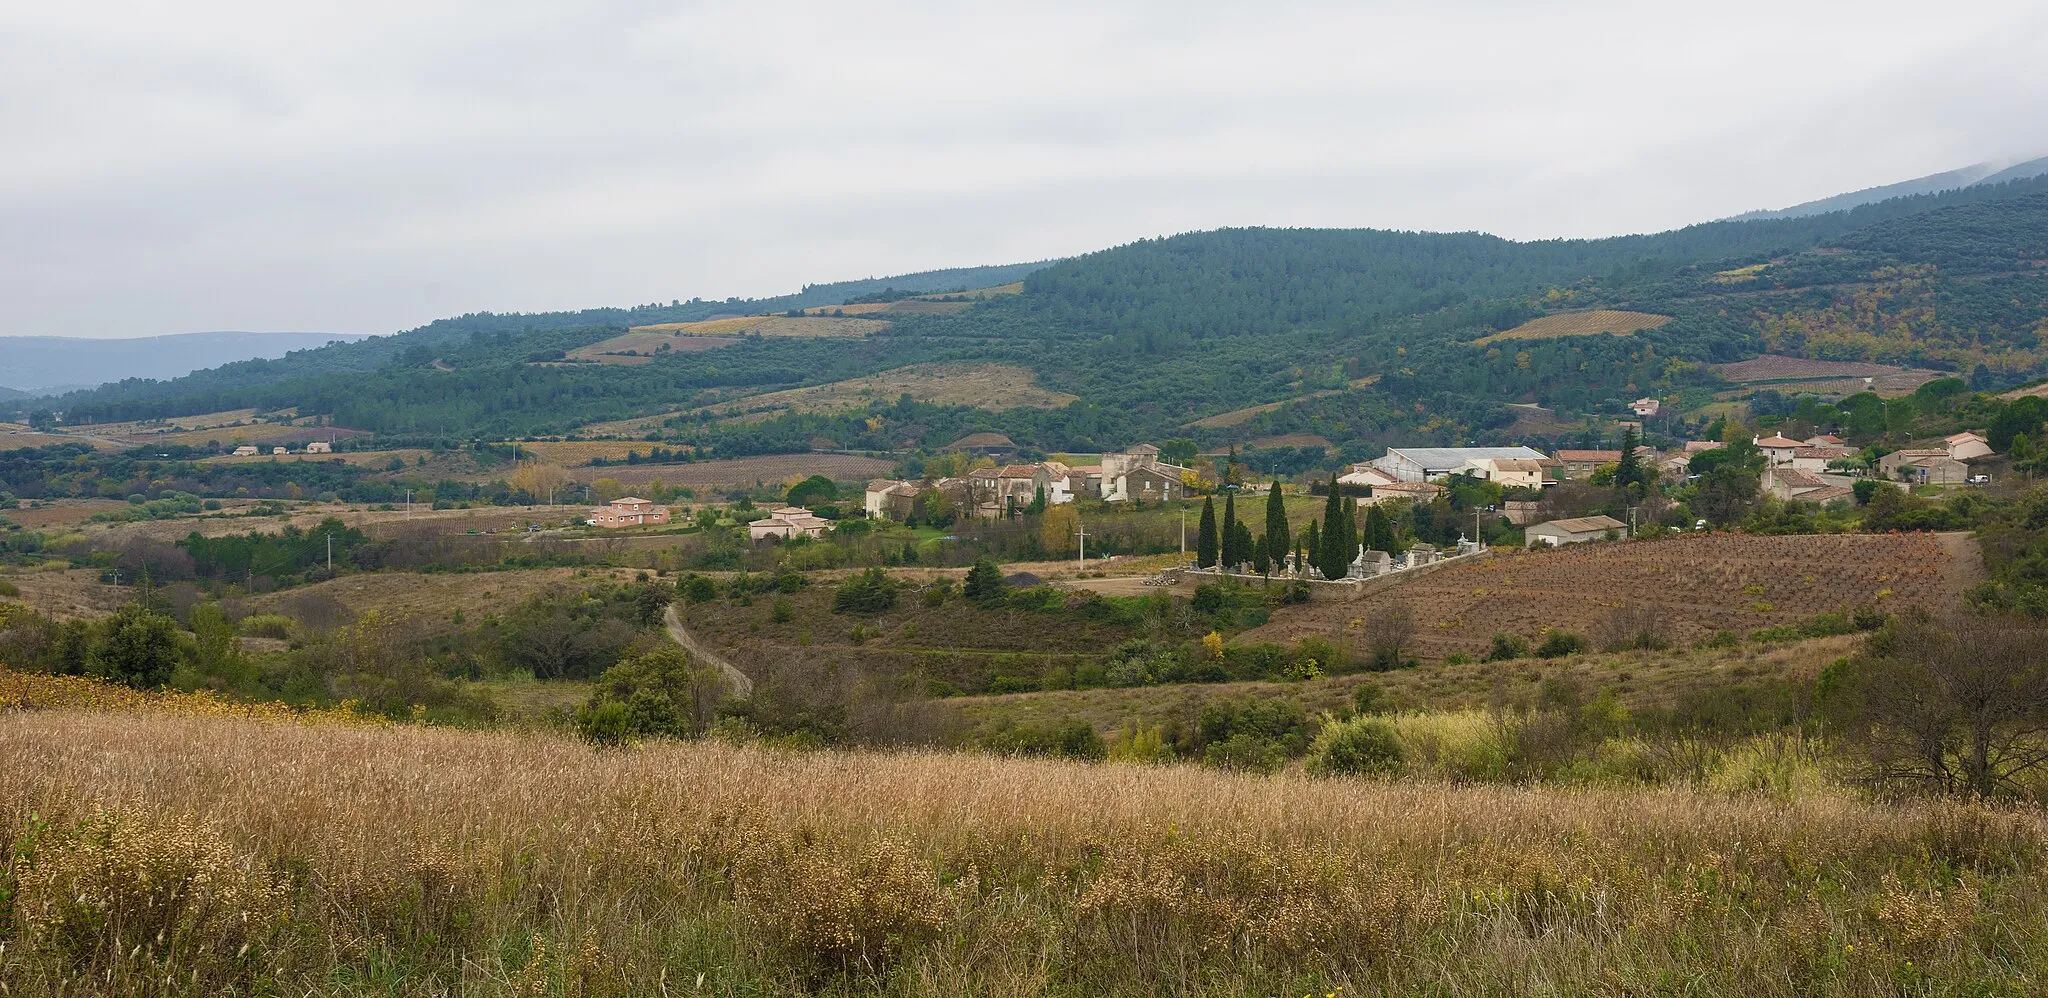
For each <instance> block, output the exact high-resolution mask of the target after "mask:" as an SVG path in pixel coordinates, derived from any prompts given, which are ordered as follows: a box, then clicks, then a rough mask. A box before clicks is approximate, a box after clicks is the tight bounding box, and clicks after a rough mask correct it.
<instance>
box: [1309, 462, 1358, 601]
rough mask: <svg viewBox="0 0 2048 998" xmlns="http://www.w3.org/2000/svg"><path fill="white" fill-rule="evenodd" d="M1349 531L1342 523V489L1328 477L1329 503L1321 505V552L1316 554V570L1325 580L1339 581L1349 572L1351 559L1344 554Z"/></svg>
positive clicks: (1335, 479)
mask: <svg viewBox="0 0 2048 998" xmlns="http://www.w3.org/2000/svg"><path fill="white" fill-rule="evenodd" d="M1350 533H1351V531H1350V530H1349V529H1348V528H1347V527H1346V526H1345V521H1344V487H1343V486H1341V485H1338V484H1337V476H1336V475H1334V474H1333V475H1331V476H1330V501H1329V502H1327V503H1324V504H1323V536H1322V541H1323V545H1322V550H1321V551H1318V552H1316V568H1317V569H1319V570H1320V571H1321V572H1322V573H1323V578H1326V579H1341V578H1343V577H1344V574H1345V573H1346V572H1347V571H1349V570H1350V567H1351V558H1350V556H1348V555H1346V554H1345V553H1344V548H1345V544H1344V538H1345V537H1346V536H1347V535H1349V534H1350Z"/></svg>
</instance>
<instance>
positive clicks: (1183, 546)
mask: <svg viewBox="0 0 2048 998" xmlns="http://www.w3.org/2000/svg"><path fill="white" fill-rule="evenodd" d="M1180 560H1182V561H1186V560H1188V505H1187V503H1181V505H1180Z"/></svg>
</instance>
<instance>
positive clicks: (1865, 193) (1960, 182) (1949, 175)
mask: <svg viewBox="0 0 2048 998" xmlns="http://www.w3.org/2000/svg"><path fill="white" fill-rule="evenodd" d="M2044 173H2048V156H2044V157H2042V158H2040V159H2030V160H2027V161H2026V162H2024V163H2016V164H2013V165H2011V166H2005V167H2001V166H1999V165H1998V164H1995V163H1977V164H1973V165H1971V166H1966V167H1963V168H1962V169H1960V170H1948V171H1946V172H1943V173H1934V174H1929V175H1927V176H1925V177H1916V178H1914V179H1912V180H1902V181H1900V182H1898V183H1896V184H1885V185H1884V186H1882V187H1871V188H1866V189H1864V190H1860V191H1851V192H1849V193H1847V194H1837V195H1835V196H1833V197H1826V198H1821V199H1819V200H1817V201H1807V202H1804V203H1802V204H1795V205H1793V206H1791V207H1790V208H1779V209H1777V210H1775V211H1746V212H1743V213H1742V214H1740V215H1736V216H1734V217H1733V218H1732V219H1730V221H1737V222H1746V221H1754V220H1757V219H1766V218H1801V217H1804V216H1807V215H1819V214H1823V213H1826V212H1830V211H1842V210H1845V209H1848V208H1855V207H1858V206H1861V205H1866V204H1872V203H1874V202H1878V201H1884V200H1886V199H1889V198H1897V197H1908V196H1911V195H1915V194H1938V193H1941V192H1942V191H1952V190H1957V189H1959V188H1963V187H1975V186H1978V185H1980V184H1982V185H1996V184H2003V183H2007V182H2010V181H2014V180H2030V179H2032V178H2034V177H2038V176H2040V175H2042V174H2044Z"/></svg>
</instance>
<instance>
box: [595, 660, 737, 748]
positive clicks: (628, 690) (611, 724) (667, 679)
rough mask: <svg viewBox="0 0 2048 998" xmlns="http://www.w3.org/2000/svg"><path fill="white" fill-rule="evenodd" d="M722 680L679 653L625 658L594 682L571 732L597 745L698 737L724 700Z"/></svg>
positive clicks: (715, 671)
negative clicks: (658, 738) (631, 740)
mask: <svg viewBox="0 0 2048 998" xmlns="http://www.w3.org/2000/svg"><path fill="white" fill-rule="evenodd" d="M726 692H727V689H726V681H725V677H724V676H721V675H719V673H718V670H716V669H713V668H711V667H709V666H705V665H699V664H697V663H696V662H693V661H691V659H690V657H689V656H688V655H687V654H685V653H684V652H683V650H682V649H680V648H662V649H659V650H657V651H651V652H648V653H647V654H645V655H637V656H634V657H632V658H629V659H626V660H624V661H622V662H620V663H619V664H617V665H614V666H612V667H611V668H609V669H606V670H605V671H604V673H603V674H602V675H600V676H598V677H597V682H596V685H595V688H594V689H593V690H592V692H591V694H590V700H589V702H587V703H585V704H584V705H583V707H582V709H580V710H578V711H577V712H576V728H577V731H578V732H580V733H581V734H582V735H583V737H584V738H585V739H587V740H589V741H591V742H594V743H597V744H617V743H618V742H620V741H624V740H626V739H629V738H640V737H649V736H659V737H669V738H687V737H693V736H696V735H699V734H702V733H703V732H704V729H705V728H706V727H707V726H708V725H709V724H710V723H711V722H712V720H713V719H715V718H716V717H717V716H718V706H719V704H720V703H721V702H722V701H723V700H724V699H725V695H726Z"/></svg>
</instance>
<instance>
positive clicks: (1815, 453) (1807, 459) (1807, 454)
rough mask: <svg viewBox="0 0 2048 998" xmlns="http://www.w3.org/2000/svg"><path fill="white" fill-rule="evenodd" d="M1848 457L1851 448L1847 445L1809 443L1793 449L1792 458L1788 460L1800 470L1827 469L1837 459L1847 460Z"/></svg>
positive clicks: (1790, 464)
mask: <svg viewBox="0 0 2048 998" xmlns="http://www.w3.org/2000/svg"><path fill="white" fill-rule="evenodd" d="M1848 457H1849V448H1847V447H1827V446H1820V447H1815V446H1811V445H1808V446H1805V447H1796V448H1794V449H1793V451H1792V460H1791V461H1790V462H1788V466H1789V467H1792V468H1797V469H1799V470H1800V471H1826V470H1828V465H1830V464H1833V463H1834V462H1836V461H1843V460H1847V459H1848Z"/></svg>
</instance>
